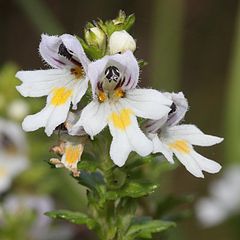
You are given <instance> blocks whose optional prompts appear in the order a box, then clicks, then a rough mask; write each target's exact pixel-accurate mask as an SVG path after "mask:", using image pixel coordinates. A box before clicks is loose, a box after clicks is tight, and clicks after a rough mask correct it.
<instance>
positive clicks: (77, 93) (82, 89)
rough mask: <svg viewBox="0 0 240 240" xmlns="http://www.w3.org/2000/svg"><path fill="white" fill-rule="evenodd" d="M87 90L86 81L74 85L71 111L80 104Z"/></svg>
mask: <svg viewBox="0 0 240 240" xmlns="http://www.w3.org/2000/svg"><path fill="white" fill-rule="evenodd" d="M87 89H88V79H86V78H85V79H80V80H77V83H75V85H74V92H73V97H72V104H73V109H74V110H76V109H77V104H78V103H79V102H80V100H81V99H82V97H83V96H84V94H85V93H86V91H87Z"/></svg>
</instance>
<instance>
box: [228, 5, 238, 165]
mask: <svg viewBox="0 0 240 240" xmlns="http://www.w3.org/2000/svg"><path fill="white" fill-rule="evenodd" d="M235 29H236V31H235V32H236V33H235V39H234V45H233V46H234V47H233V54H232V60H231V62H232V63H231V69H230V78H229V86H228V92H227V104H226V113H225V116H226V121H225V135H226V138H225V146H226V148H225V152H226V160H227V161H228V162H229V163H237V162H239V156H240V145H239V143H240V141H239V139H240V138H239V135H240V108H239V102H240V94H239V89H240V68H239V66H240V5H239V9H238V17H237V21H236V26H235Z"/></svg>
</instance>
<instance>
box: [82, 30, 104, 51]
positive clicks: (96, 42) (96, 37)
mask: <svg viewBox="0 0 240 240" xmlns="http://www.w3.org/2000/svg"><path fill="white" fill-rule="evenodd" d="M85 39H86V41H87V43H88V44H89V45H90V46H96V47H99V48H102V47H104V46H105V44H106V34H105V33H104V32H103V31H102V30H101V29H100V28H99V27H91V28H89V29H86V30H85Z"/></svg>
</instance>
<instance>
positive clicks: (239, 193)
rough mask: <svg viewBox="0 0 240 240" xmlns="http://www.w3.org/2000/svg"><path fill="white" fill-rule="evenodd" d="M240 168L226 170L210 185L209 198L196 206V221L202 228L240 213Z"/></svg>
mask: <svg viewBox="0 0 240 240" xmlns="http://www.w3.org/2000/svg"><path fill="white" fill-rule="evenodd" d="M239 183H240V166H239V165H236V166H231V167H229V168H227V169H226V170H225V172H224V174H223V176H221V177H220V178H219V179H218V180H216V181H215V182H213V183H212V184H211V185H210V196H209V197H205V198H202V199H200V200H199V201H198V202H197V205H196V215H197V219H198V220H199V221H200V223H201V224H202V225H203V226H204V227H213V226H215V225H218V224H220V223H222V222H223V221H225V220H226V219H227V218H229V217H231V216H233V215H235V214H239V212H240V186H239Z"/></svg>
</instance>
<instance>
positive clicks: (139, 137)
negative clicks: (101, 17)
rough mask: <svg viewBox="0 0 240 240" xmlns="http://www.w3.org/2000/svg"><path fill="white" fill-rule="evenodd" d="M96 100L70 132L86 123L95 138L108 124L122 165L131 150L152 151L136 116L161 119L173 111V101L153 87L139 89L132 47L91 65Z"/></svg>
mask: <svg viewBox="0 0 240 240" xmlns="http://www.w3.org/2000/svg"><path fill="white" fill-rule="evenodd" d="M88 76H89V79H90V81H91V85H92V92H93V100H92V102H90V103H89V104H88V105H87V106H86V107H85V108H84V109H83V110H82V113H81V116H80V119H79V121H78V122H77V123H76V124H75V126H74V127H73V129H72V131H70V134H73V133H72V132H74V131H77V129H78V128H79V127H83V128H84V130H85V131H86V133H87V134H89V135H90V136H91V138H93V137H94V136H95V135H97V134H98V133H100V132H101V131H102V130H103V128H105V127H106V126H107V125H108V126H109V128H110V132H111V135H112V136H113V141H112V144H111V148H110V156H111V158H112V160H113V161H114V163H115V164H116V165H118V166H120V167H121V166H123V165H124V163H125V162H126V160H127V158H128V155H129V153H130V152H131V151H135V152H137V153H138V154H139V155H141V156H146V155H148V154H150V153H151V152H152V149H153V146H152V142H151V141H150V140H149V139H148V138H147V137H146V136H145V135H144V133H143V132H142V131H141V129H140V128H139V125H138V122H137V118H136V117H142V118H149V119H159V118H161V117H163V116H164V115H166V114H167V113H168V112H169V111H170V106H171V104H172V101H171V100H169V99H168V98H166V97H164V96H163V94H161V93H160V92H158V91H156V90H153V89H137V88H136V86H137V84H138V79H139V66H138V63H137V61H136V59H135V57H134V55H133V53H132V52H131V51H127V52H125V53H123V54H115V55H113V56H105V57H104V58H102V59H100V60H98V61H96V62H93V63H91V64H90V65H89V69H88Z"/></svg>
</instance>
